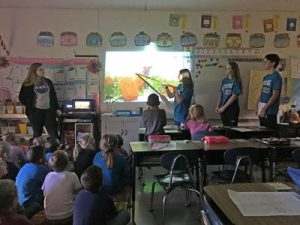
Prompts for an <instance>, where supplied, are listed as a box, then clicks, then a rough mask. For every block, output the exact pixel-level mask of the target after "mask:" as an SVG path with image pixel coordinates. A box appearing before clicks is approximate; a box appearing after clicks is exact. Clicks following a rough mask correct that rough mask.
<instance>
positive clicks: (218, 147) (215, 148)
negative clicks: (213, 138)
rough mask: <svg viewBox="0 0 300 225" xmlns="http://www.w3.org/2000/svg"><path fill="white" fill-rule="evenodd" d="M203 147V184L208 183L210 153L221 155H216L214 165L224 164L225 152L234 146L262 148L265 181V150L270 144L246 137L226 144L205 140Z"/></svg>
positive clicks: (263, 177)
mask: <svg viewBox="0 0 300 225" xmlns="http://www.w3.org/2000/svg"><path fill="white" fill-rule="evenodd" d="M200 145H201V149H203V150H204V151H203V152H202V153H203V154H202V155H201V156H202V157H203V160H202V175H203V186H206V184H207V164H210V162H209V160H208V157H209V155H214V156H216V155H217V154H218V155H219V158H220V160H217V157H214V162H213V163H214V165H216V164H222V160H223V153H224V152H225V151H226V150H228V149H232V148H247V147H252V148H256V149H260V150H262V151H261V168H262V180H263V181H265V166H264V160H265V150H267V149H268V146H266V145H265V144H263V143H260V142H256V141H252V140H246V139H230V141H229V142H228V143H225V144H207V143H204V142H201V144H200Z"/></svg>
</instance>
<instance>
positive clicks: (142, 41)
mask: <svg viewBox="0 0 300 225" xmlns="http://www.w3.org/2000/svg"><path fill="white" fill-rule="evenodd" d="M150 41H151V38H150V36H149V35H148V34H146V33H145V32H144V31H141V32H140V33H138V34H137V35H135V37H134V44H135V45H136V46H145V45H149V44H150Z"/></svg>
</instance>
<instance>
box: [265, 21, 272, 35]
mask: <svg viewBox="0 0 300 225" xmlns="http://www.w3.org/2000/svg"><path fill="white" fill-rule="evenodd" d="M273 31H274V23H273V19H267V20H264V32H265V33H268V32H273Z"/></svg>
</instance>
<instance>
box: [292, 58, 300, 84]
mask: <svg viewBox="0 0 300 225" xmlns="http://www.w3.org/2000/svg"><path fill="white" fill-rule="evenodd" d="M291 77H292V78H297V79H300V58H296V57H292V58H291Z"/></svg>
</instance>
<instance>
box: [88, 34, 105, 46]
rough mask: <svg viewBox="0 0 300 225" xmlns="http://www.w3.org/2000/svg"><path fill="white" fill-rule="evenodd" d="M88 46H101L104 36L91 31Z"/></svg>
mask: <svg viewBox="0 0 300 225" xmlns="http://www.w3.org/2000/svg"><path fill="white" fill-rule="evenodd" d="M85 41H86V46H89V47H100V46H101V45H102V36H101V35H100V34H99V33H98V32H91V33H89V34H88V35H87V36H86V40H85Z"/></svg>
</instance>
